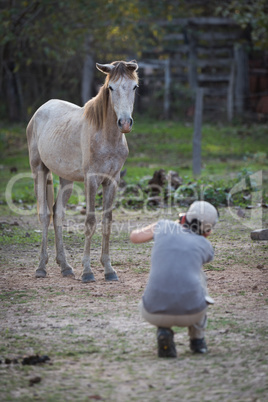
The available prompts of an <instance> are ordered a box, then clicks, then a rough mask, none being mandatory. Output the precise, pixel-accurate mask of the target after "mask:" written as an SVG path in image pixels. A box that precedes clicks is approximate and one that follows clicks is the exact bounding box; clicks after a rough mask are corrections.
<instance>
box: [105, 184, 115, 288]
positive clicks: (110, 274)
mask: <svg viewBox="0 0 268 402" xmlns="http://www.w3.org/2000/svg"><path fill="white" fill-rule="evenodd" d="M116 189H117V183H116V181H112V182H110V181H109V183H108V184H103V216H102V250H101V263H102V265H103V267H104V275H105V279H106V281H118V277H117V274H116V271H115V270H114V269H113V267H112V265H111V260H110V251H109V249H110V247H109V241H110V234H111V225H112V207H113V200H114V197H115V194H116Z"/></svg>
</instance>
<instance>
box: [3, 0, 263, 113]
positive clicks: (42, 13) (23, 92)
mask: <svg viewBox="0 0 268 402" xmlns="http://www.w3.org/2000/svg"><path fill="white" fill-rule="evenodd" d="M200 16H225V17H230V18H232V19H234V20H235V21H236V22H237V23H238V24H239V25H240V26H241V27H242V28H243V30H245V32H246V36H247V39H248V40H249V42H250V44H251V46H252V48H253V49H255V50H258V49H262V50H267V45H268V44H267V37H268V35H267V32H268V5H267V1H266V0H256V1H254V2H252V1H250V0H246V1H243V2H241V1H237V0H223V1H221V2H220V5H219V2H218V1H216V0H209V1H200V0H180V1H178V0H165V1H164V0H161V1H154V0H130V1H128V2H127V3H126V2H125V1H124V0H97V1H95V0H61V1H55V0H2V1H1V3H0V101H1V102H0V104H1V106H0V118H1V117H2V118H6V117H9V119H10V120H11V121H16V120H17V121H18V120H23V121H24V120H27V119H28V118H29V117H30V116H31V115H32V114H33V112H34V111H35V110H36V109H37V108H38V106H40V105H41V104H42V103H44V102H45V101H46V100H48V99H50V98H53V97H57V98H63V99H65V100H69V101H72V102H73V103H77V104H81V103H84V101H83V99H82V98H83V97H82V95H81V92H82V87H83V85H84V83H83V80H84V79H85V77H84V73H85V70H87V69H90V70H91V71H92V74H96V76H95V79H94V82H95V84H96V83H97V82H102V77H101V81H99V77H100V75H98V74H99V73H97V72H96V71H95V67H94V65H95V62H96V61H98V62H101V63H103V62H110V61H112V60H117V59H133V58H136V59H137V60H139V59H141V58H142V56H143V54H145V53H146V52H147V51H148V50H150V51H152V50H153V49H157V48H161V46H162V45H163V43H164V37H165V35H166V34H171V35H172V33H173V32H172V30H173V29H175V28H176V21H177V20H178V19H182V18H189V17H200ZM171 22H173V23H172V24H170V23H171ZM174 22H175V23H174ZM174 27H175V28H174ZM185 40H187V38H186V39H185ZM242 40H244V39H242ZM97 89H98V88H97V85H92V88H90V91H91V95H93V94H94V93H96V91H97Z"/></svg>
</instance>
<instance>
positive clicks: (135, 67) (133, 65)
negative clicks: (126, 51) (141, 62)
mask: <svg viewBox="0 0 268 402" xmlns="http://www.w3.org/2000/svg"><path fill="white" fill-rule="evenodd" d="M126 64H127V68H128V69H129V70H133V71H137V70H138V68H139V66H138V63H137V62H136V60H131V61H129V62H128V63H126Z"/></svg>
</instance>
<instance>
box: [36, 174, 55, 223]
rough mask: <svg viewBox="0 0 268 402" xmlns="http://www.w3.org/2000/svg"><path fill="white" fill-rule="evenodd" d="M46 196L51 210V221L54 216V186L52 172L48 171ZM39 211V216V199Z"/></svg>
mask: <svg viewBox="0 0 268 402" xmlns="http://www.w3.org/2000/svg"><path fill="white" fill-rule="evenodd" d="M46 198H47V207H48V209H49V212H50V222H51V220H52V218H53V205H54V187H53V176H52V173H51V172H48V175H47V183H46ZM37 213H38V216H39V203H38V200H37Z"/></svg>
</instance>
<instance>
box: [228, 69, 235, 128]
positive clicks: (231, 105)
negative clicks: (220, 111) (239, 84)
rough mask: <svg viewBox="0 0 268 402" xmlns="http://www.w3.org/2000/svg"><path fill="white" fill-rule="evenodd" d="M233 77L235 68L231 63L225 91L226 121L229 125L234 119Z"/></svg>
mask: <svg viewBox="0 0 268 402" xmlns="http://www.w3.org/2000/svg"><path fill="white" fill-rule="evenodd" d="M234 76H235V66H234V63H232V66H231V71H230V78H229V84H228V89H227V120H228V121H229V123H230V122H231V121H232V120H233V118H234Z"/></svg>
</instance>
